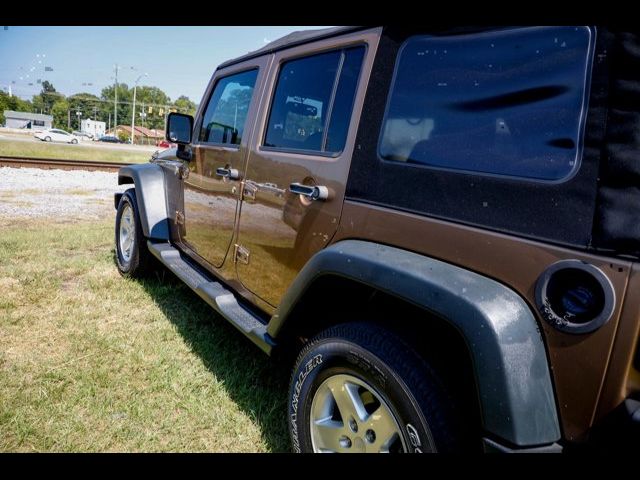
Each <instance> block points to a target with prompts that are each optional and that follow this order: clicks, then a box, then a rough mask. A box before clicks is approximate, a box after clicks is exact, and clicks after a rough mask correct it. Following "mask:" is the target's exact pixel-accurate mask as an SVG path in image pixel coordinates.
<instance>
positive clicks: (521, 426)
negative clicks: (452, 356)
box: [268, 240, 560, 446]
mask: <svg viewBox="0 0 640 480" xmlns="http://www.w3.org/2000/svg"><path fill="white" fill-rule="evenodd" d="M327 274H333V275H338V276H342V277H346V278H350V279H352V280H355V281H357V282H361V283H364V284H367V285H370V286H373V287H375V288H378V289H380V290H382V291H384V292H387V293H389V294H392V295H394V296H396V297H400V298H402V299H405V300H407V301H409V302H411V303H413V304H416V305H418V306H420V307H422V308H424V309H426V310H428V311H430V312H433V313H434V314H436V315H437V316H439V317H441V318H444V319H445V320H446V321H448V322H449V323H451V324H452V325H453V326H454V327H455V328H456V329H457V330H458V331H459V332H460V334H461V335H462V336H463V338H464V340H465V342H466V344H467V347H468V349H469V352H470V353H471V358H472V363H473V370H474V375H475V378H476V382H477V384H478V390H479V396H480V399H479V400H480V407H481V415H482V421H483V425H484V428H485V429H486V430H487V431H489V432H491V433H492V434H494V435H497V436H498V437H501V438H503V439H505V440H507V441H509V442H511V443H512V444H514V445H517V446H536V445H544V444H550V443H553V442H555V441H557V440H559V439H560V427H559V423H558V415H557V411H556V405H555V401H554V395H553V386H552V383H551V376H550V373H549V368H548V363H547V355H546V352H545V347H544V343H543V339H542V337H541V333H540V330H539V327H538V324H537V322H536V319H535V317H534V316H533V314H532V312H531V310H530V308H529V307H528V305H527V304H526V303H525V301H524V300H523V299H522V298H521V297H520V296H519V295H518V294H516V293H515V292H514V291H513V290H511V289H509V288H507V287H505V286H504V285H502V284H500V283H498V282H496V281H494V280H492V279H489V278H487V277H484V276H482V275H479V274H477V273H474V272H471V271H468V270H465V269H463V268H459V267H456V266H454V265H451V264H448V263H444V262H441V261H438V260H434V259H431V258H428V257H425V256H423V255H419V254H416V253H413V252H409V251H406V250H401V249H397V248H393V247H388V246H385V245H380V244H376V243H372V242H364V241H360V240H344V241H341V242H338V243H336V244H334V245H331V246H329V247H327V248H326V249H324V250H322V251H321V252H319V253H317V254H316V255H315V256H314V257H312V258H311V260H310V261H309V262H308V263H307V264H306V265H305V267H304V268H303V269H302V271H301V272H300V274H299V275H298V276H297V278H296V279H295V281H294V282H293V284H292V285H291V287H290V288H289V290H288V291H287V293H286V294H285V296H284V298H283V300H282V302H281V304H280V306H279V307H278V309H277V310H276V313H275V314H274V315H273V317H272V319H271V321H270V323H269V326H268V333H269V335H270V336H271V337H273V338H275V339H277V335H278V332H279V331H280V329H281V328H282V326H283V325H284V323H285V322H286V320H287V316H288V314H289V312H291V311H292V309H293V307H294V306H295V304H296V302H297V301H298V300H299V299H300V298H302V296H303V295H304V292H305V290H306V289H307V287H308V286H309V285H311V284H312V283H313V282H314V280H315V279H316V278H318V277H319V276H321V275H327Z"/></svg>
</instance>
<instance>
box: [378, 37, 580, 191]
mask: <svg viewBox="0 0 640 480" xmlns="http://www.w3.org/2000/svg"><path fill="white" fill-rule="evenodd" d="M591 43H592V31H591V29H589V28H588V27H536V28H518V29H505V30H498V31H493V32H483V33H478V34H465V35H450V36H430V35H420V36H414V37H411V38H409V39H408V40H407V41H406V42H405V44H404V45H403V47H402V48H401V50H400V53H399V55H398V59H397V61H396V69H395V73H394V78H393V82H392V87H391V92H390V96H389V101H388V104H387V109H386V113H385V117H384V121H383V124H382V131H381V135H380V142H379V145H378V153H379V155H380V157H381V158H382V159H384V160H387V161H393V162H405V163H407V164H414V165H423V166H429V167H434V168H444V169H452V170H459V171H466V172H474V173H484V174H493V175H504V176H510V177H519V178H526V179H536V180H543V181H560V180H563V179H567V178H569V177H571V176H572V174H573V173H574V172H575V171H576V170H577V168H578V165H579V163H580V156H581V153H582V152H581V143H582V132H583V129H584V122H585V112H586V108H587V105H586V98H585V91H586V89H587V84H588V80H589V78H588V72H589V71H590V62H591Z"/></svg>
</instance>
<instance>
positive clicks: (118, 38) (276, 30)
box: [0, 26, 324, 103]
mask: <svg viewBox="0 0 640 480" xmlns="http://www.w3.org/2000/svg"><path fill="white" fill-rule="evenodd" d="M315 28H324V27H321V26H313V27H303V26H287V27H276V26H271V27H255V26H254V27H229V26H225V27H202V26H199V27H188V26H181V27H169V26H162V27H154V26H144V27H135V26H121V27H107V26H97V27H79V26H78V27H63V26H56V27H44V26H40V27H35V26H31V27H19V26H15V27H13V26H9V27H3V28H0V89H1V90H3V91H8V87H9V85H11V89H12V93H13V94H14V95H18V96H19V97H20V98H23V99H29V100H30V99H31V97H32V96H33V95H34V94H37V93H39V92H40V89H41V88H40V85H39V84H38V83H37V81H38V79H40V80H42V81H44V80H48V81H49V82H51V83H52V84H53V86H54V87H55V89H56V90H57V91H59V92H61V93H63V94H64V95H71V94H74V93H80V92H88V93H93V94H95V95H98V96H99V95H100V91H101V90H102V88H104V87H105V86H107V85H113V83H114V76H115V68H114V66H115V64H118V65H119V67H120V68H119V70H118V82H119V83H126V84H127V85H129V86H133V84H134V83H135V80H136V79H137V78H138V77H139V76H140V75H141V74H144V73H147V74H148V77H142V78H141V79H140V81H139V82H138V85H139V86H142V85H149V86H156V87H159V88H160V89H161V90H163V91H164V92H165V93H166V94H167V95H169V97H170V98H171V100H175V99H176V98H178V97H179V96H180V95H186V96H188V97H189V98H190V99H191V100H193V101H194V102H196V103H200V100H201V97H202V95H203V93H204V90H205V88H206V86H207V83H208V82H209V80H210V78H211V75H212V74H213V72H214V70H215V68H216V67H217V66H218V65H219V64H220V63H222V62H224V61H226V60H229V59H231V58H234V57H237V56H239V55H243V54H245V53H247V52H249V51H252V50H256V49H258V48H261V47H263V46H264V45H265V44H266V43H268V42H270V41H273V40H275V39H277V38H279V37H282V36H283V35H286V34H288V33H291V32H293V31H295V30H307V29H315ZM45 67H51V68H52V69H53V71H45ZM27 76H28V77H27ZM20 77H22V79H20ZM13 82H15V83H13ZM29 83H32V84H33V85H31V86H30V85H29ZM89 84H92V85H89Z"/></svg>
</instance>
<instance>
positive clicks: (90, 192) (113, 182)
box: [0, 167, 129, 224]
mask: <svg viewBox="0 0 640 480" xmlns="http://www.w3.org/2000/svg"><path fill="white" fill-rule="evenodd" d="M128 187H129V186H128V185H118V174H117V173H110V172H89V171H85V170H43V169H39V168H10V167H0V221H1V222H2V223H3V224H6V223H8V221H9V223H10V220H12V219H25V218H49V219H65V220H74V219H75V220H89V219H91V220H98V219H101V218H110V217H112V216H113V215H114V212H115V210H114V208H113V194H114V192H122V191H124V190H125V189H126V188H128Z"/></svg>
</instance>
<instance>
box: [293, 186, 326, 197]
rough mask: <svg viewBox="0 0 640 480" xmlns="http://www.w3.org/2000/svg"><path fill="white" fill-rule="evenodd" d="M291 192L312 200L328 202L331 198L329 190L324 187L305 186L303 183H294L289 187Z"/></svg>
mask: <svg viewBox="0 0 640 480" xmlns="http://www.w3.org/2000/svg"><path fill="white" fill-rule="evenodd" d="M289 191H290V192H291V193H295V194H296V195H302V196H303V197H307V198H310V199H311V200H326V199H327V198H329V189H328V188H327V187H323V186H322V185H303V184H301V183H292V184H291V185H289Z"/></svg>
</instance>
